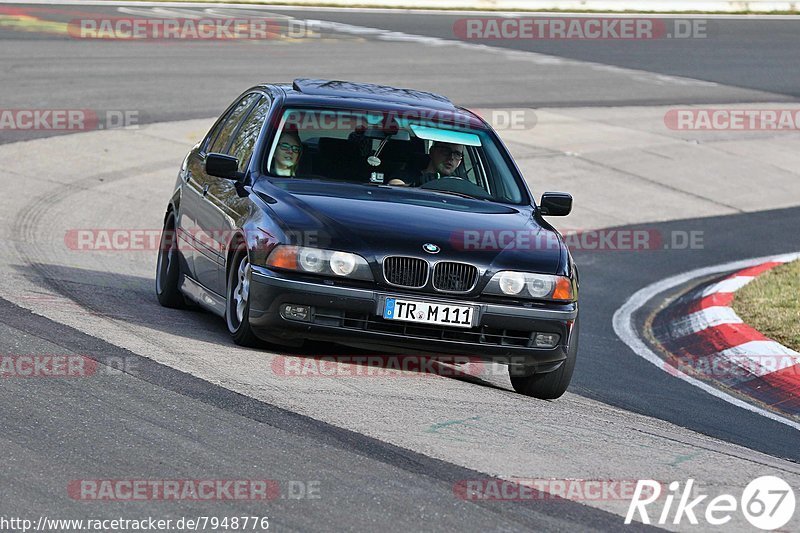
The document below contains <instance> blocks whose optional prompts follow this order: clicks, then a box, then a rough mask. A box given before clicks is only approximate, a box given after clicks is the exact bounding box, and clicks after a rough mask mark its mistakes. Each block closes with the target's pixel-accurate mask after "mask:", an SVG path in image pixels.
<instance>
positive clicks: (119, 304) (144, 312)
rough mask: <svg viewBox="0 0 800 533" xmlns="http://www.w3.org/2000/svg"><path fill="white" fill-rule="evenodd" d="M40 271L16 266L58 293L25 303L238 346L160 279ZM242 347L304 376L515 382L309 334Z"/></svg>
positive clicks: (476, 364) (456, 363)
mask: <svg viewBox="0 0 800 533" xmlns="http://www.w3.org/2000/svg"><path fill="white" fill-rule="evenodd" d="M35 271H36V273H33V274H32V273H31V271H30V270H28V269H23V268H21V267H18V273H20V274H21V275H24V276H25V277H27V278H28V279H29V281H31V282H32V283H34V284H37V285H41V284H42V283H44V284H45V285H46V286H47V288H48V289H49V290H50V291H51V292H52V293H53V294H46V293H39V294H31V295H29V296H22V297H21V301H20V302H19V303H20V304H21V305H23V306H24V307H32V308H33V309H36V310H44V309H49V310H52V311H53V312H56V313H57V312H68V313H70V314H71V315H77V316H81V315H85V316H96V317H101V318H107V319H111V320H115V321H122V322H125V323H127V324H130V325H133V326H142V327H145V328H148V329H152V330H156V331H161V332H163V333H168V334H170V335H175V336H179V337H185V338H187V339H192V340H195V341H202V342H208V343H212V344H219V345H224V346H231V347H233V346H234V344H233V341H232V340H231V338H230V335H229V334H228V330H227V327H226V326H225V322H224V321H223V320H222V319H220V318H219V317H217V316H216V315H214V314H212V313H210V312H207V311H205V310H203V309H201V308H200V307H197V306H191V307H190V308H188V309H182V310H179V309H168V308H165V307H162V306H161V305H160V304H159V303H158V300H157V299H156V295H155V288H154V285H155V281H154V280H153V279H151V278H146V277H140V276H132V275H127V274H121V273H115V272H107V271H98V270H87V269H83V268H75V267H69V266H63V265H54V264H37V265H36V267H35ZM37 274H38V275H37ZM134 334H135V333H134ZM238 349H240V350H254V351H264V352H269V353H270V354H275V356H277V357H280V358H282V359H281V360H280V361H279V363H277V364H282V365H283V366H282V367H281V368H283V371H284V372H287V373H291V374H294V375H298V376H302V375H310V373H317V374H319V375H321V376H325V375H331V373H333V374H335V375H336V376H342V377H346V376H374V377H382V376H383V377H386V376H396V375H409V374H408V373H410V375H414V374H420V375H426V376H432V377H443V378H451V379H456V380H459V381H465V382H469V383H472V384H476V385H482V386H485V387H490V388H494V389H497V390H504V391H508V389H509V387H510V386H509V385H507V386H505V387H504V386H502V385H501V384H498V383H497V381H498V377H499V376H498V375H499V374H501V373H500V372H499V369H498V366H499V365H494V364H491V363H485V362H482V361H479V360H478V359H476V358H473V357H469V356H439V357H432V356H431V355H430V354H416V355H415V354H405V355H395V354H389V353H378V352H375V351H370V350H363V349H359V348H352V347H348V346H344V345H338V344H333V343H329V342H318V341H310V340H306V342H305V343H304V345H303V346H302V347H299V348H298V347H287V346H277V345H272V344H267V343H264V345H263V346H261V347H259V348H245V347H238ZM298 361H299V362H298ZM335 363H338V364H335ZM273 365H276V362H275V361H273ZM502 369H503V372H502V378H505V380H506V381H507V377H506V373H505V367H502Z"/></svg>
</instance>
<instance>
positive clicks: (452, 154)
mask: <svg viewBox="0 0 800 533" xmlns="http://www.w3.org/2000/svg"><path fill="white" fill-rule="evenodd" d="M428 159H429V160H428V166H427V167H425V168H424V169H422V170H421V171H420V172H419V174H417V175H413V174H412V175H409V176H403V177H402V178H394V179H392V180H390V181H389V183H388V184H387V185H404V186H409V185H410V186H412V187H419V186H420V185H423V184H424V183H427V182H429V181H431V180H435V179H439V178H442V177H449V176H452V175H453V173H454V172H455V171H456V169H457V168H458V167H459V166H460V165H461V162H462V161H463V160H464V147H463V146H462V145H460V144H451V143H446V142H439V141H436V142H434V143H433V144H432V145H431V149H430V153H429V154H428Z"/></svg>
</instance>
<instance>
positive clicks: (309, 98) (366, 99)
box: [263, 78, 484, 126]
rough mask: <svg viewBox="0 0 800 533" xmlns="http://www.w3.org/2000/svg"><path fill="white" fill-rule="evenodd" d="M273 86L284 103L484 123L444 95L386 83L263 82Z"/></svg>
mask: <svg viewBox="0 0 800 533" xmlns="http://www.w3.org/2000/svg"><path fill="white" fill-rule="evenodd" d="M263 86H264V87H268V86H269V87H274V88H277V89H278V90H280V91H281V92H282V93H283V95H284V104H285V105H314V106H322V107H349V108H358V109H374V110H394V111H420V110H430V111H433V112H439V113H446V114H448V115H451V116H452V117H453V118H455V119H461V120H464V121H465V122H464V123H471V124H473V125H476V126H477V125H483V124H484V122H483V120H481V119H480V118H479V117H478V116H477V115H475V114H474V113H473V112H472V111H469V110H468V109H464V108H463V107H460V106H456V105H455V104H453V102H451V101H450V99H449V98H447V97H446V96H442V95H440V94H436V93H432V92H426V91H418V90H416V89H403V88H398V87H392V86H389V85H377V84H373V83H361V82H352V81H342V80H322V79H310V78H297V79H295V80H294V81H293V82H292V83H279V84H263Z"/></svg>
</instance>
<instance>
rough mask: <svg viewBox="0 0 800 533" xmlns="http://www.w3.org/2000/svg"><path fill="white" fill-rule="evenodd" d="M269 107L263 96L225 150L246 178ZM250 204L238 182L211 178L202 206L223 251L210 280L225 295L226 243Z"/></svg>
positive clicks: (218, 245)
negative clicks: (237, 162)
mask: <svg viewBox="0 0 800 533" xmlns="http://www.w3.org/2000/svg"><path fill="white" fill-rule="evenodd" d="M269 108H270V100H269V98H267V97H266V96H262V97H261V98H260V99H259V100H258V101H257V102H256V103H255V105H254V106H253V107H252V108H251V109H250V111H249V113H248V115H247V116H246V117H245V118H244V119H243V120H242V122H241V123H240V125H239V126H238V127H237V130H236V132H235V133H234V135H233V136H232V138H231V141H230V143H229V146H228V147H227V148H226V150H225V152H222V153H225V154H227V155H230V156H233V157H235V158H236V159H237V160H238V161H239V172H241V173H242V175H243V176H245V179H246V174H245V173H246V172H247V169H248V167H249V165H250V158H251V157H252V155H253V149H254V148H255V144H256V140H257V139H258V136H259V134H260V133H261V128H262V126H263V125H264V120H265V119H266V116H267V113H268V112H269ZM249 205H250V199H249V198H247V197H241V196H239V194H238V191H237V189H236V183H235V182H233V181H231V180H228V179H224V178H215V177H213V176H212V177H210V179H209V188H208V192H207V193H206V194H205V196H204V197H203V206H202V209H203V220H205V221H208V223H209V224H211V227H212V228H214V229H215V230H216V231H215V232H214V233H212V237H213V238H214V243H213V244H214V249H215V250H218V251H220V254H219V259H218V262H217V275H216V279H215V280H209V283H213V286H212V285H208V288H210V289H212V290H213V291H214V292H217V293H218V294H225V284H226V281H227V280H226V279H225V259H226V253H225V252H226V246H227V244H228V242H229V241H230V239H231V237H232V235H233V231H234V230H235V229H236V225H237V221H238V220H240V219H241V218H242V217H243V216H244V215H245V214H247V211H248V209H249Z"/></svg>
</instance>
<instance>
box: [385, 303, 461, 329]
mask: <svg viewBox="0 0 800 533" xmlns="http://www.w3.org/2000/svg"><path fill="white" fill-rule="evenodd" d="M383 318H385V319H386V320H401V321H404V322H416V323H419V324H439V325H442V326H455V327H459V328H471V327H472V322H473V319H474V318H475V306H472V305H451V304H437V303H432V302H424V301H420V300H401V299H399V298H386V306H385V307H384V308H383Z"/></svg>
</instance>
